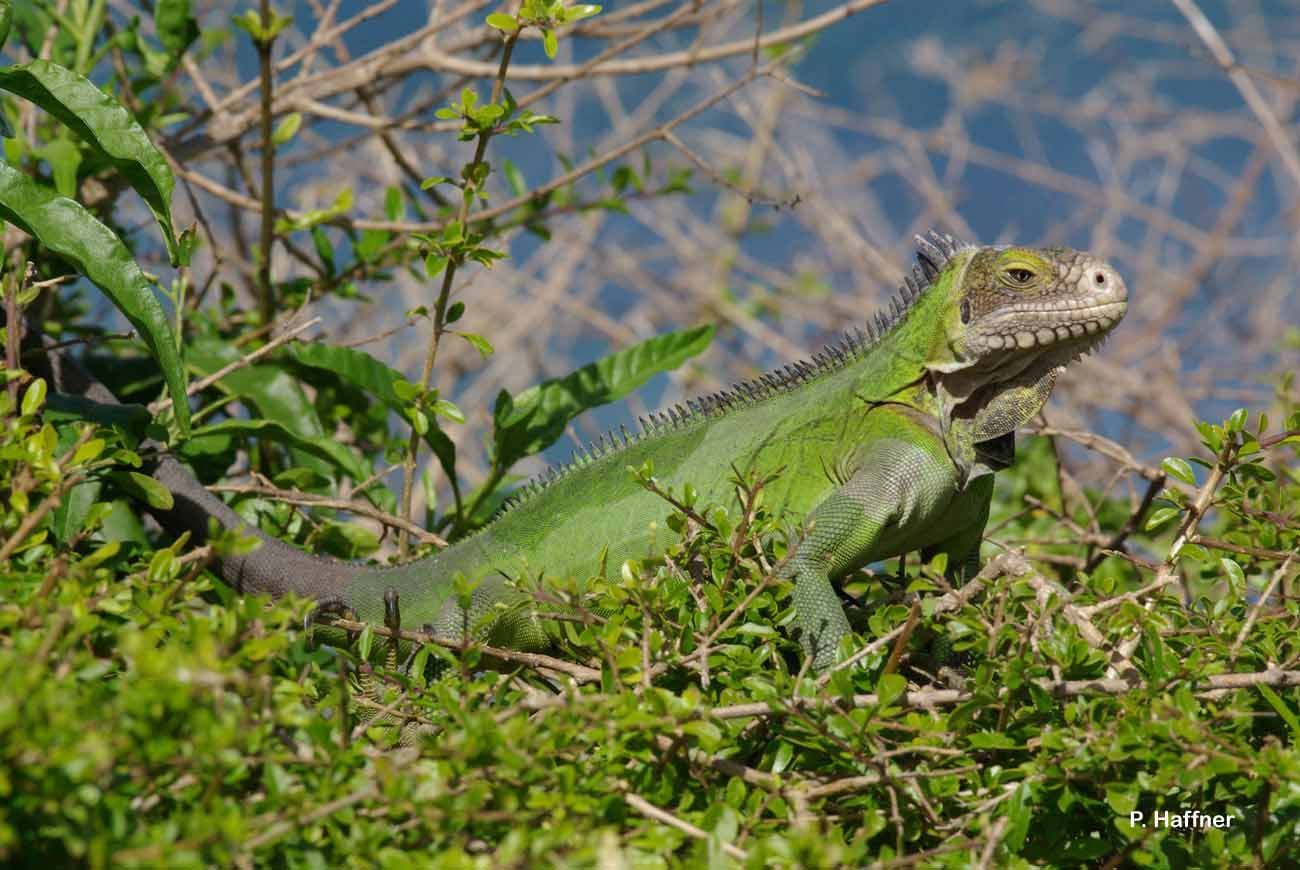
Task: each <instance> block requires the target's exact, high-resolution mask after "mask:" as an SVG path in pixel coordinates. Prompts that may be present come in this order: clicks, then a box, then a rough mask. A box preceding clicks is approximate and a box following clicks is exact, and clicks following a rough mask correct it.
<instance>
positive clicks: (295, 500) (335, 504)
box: [208, 483, 447, 547]
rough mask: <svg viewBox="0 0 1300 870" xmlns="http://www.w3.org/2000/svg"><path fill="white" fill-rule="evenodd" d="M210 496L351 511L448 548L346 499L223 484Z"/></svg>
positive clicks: (443, 542)
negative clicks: (247, 496) (240, 495)
mask: <svg viewBox="0 0 1300 870" xmlns="http://www.w3.org/2000/svg"><path fill="white" fill-rule="evenodd" d="M208 489H209V490H210V491H211V492H237V493H253V494H256V495H265V496H268V497H270V498H272V499H274V500H276V501H282V502H285V503H286V504H294V505H302V506H304V507H322V508H332V509H334V510H341V511H348V512H350V513H354V514H358V515H360V516H363V517H369V518H370V519H372V520H376V521H378V522H380V523H382V524H383V525H385V526H389V527H390V528H394V529H401V530H403V531H406V532H408V533H409V534H411V535H413V536H414V537H416V538H417V539H419V541H420V543H422V544H436V545H437V546H439V547H445V546H447V541H446V540H445V539H444V538H442V537H441V536H439V535H436V534H434V533H433V532H430V531H428V530H426V529H425V528H424V527H423V526H420V525H417V524H416V523H413V522H411V521H410V520H406V519H403V518H402V517H398V516H394V515H393V514H390V513H388V512H387V511H381V510H380V509H379V508H377V507H374V506H373V505H370V504H367V503H366V502H363V501H356V500H353V499H346V498H327V497H325V496H321V495H313V494H311V493H303V492H293V491H291V490H286V489H280V488H279V487H277V486H261V485H258V484H255V483H223V484H217V485H216V486H209V487H208Z"/></svg>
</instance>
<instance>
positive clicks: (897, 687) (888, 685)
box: [876, 674, 907, 707]
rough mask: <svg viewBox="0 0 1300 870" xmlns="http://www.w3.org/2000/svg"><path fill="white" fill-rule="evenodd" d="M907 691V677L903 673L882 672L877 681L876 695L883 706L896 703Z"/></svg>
mask: <svg viewBox="0 0 1300 870" xmlns="http://www.w3.org/2000/svg"><path fill="white" fill-rule="evenodd" d="M905 691H907V678H906V677H904V676H903V675H902V674H881V675H880V679H879V680H877V681H876V696H877V697H878V698H879V699H880V701H879V703H880V706H882V707H887V706H889V705H890V704H892V703H894V702H895V701H897V700H898V699H899V697H900V696H902V694H903V692H905Z"/></svg>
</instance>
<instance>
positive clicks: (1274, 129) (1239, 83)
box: [1169, 0, 1300, 185]
mask: <svg viewBox="0 0 1300 870" xmlns="http://www.w3.org/2000/svg"><path fill="white" fill-rule="evenodd" d="M1169 2H1171V3H1173V4H1174V6H1176V7H1177V8H1178V11H1179V12H1181V13H1183V17H1184V18H1186V19H1187V22H1188V23H1189V24H1191V25H1192V29H1193V30H1195V31H1196V35H1197V36H1198V37H1200V39H1201V42H1203V43H1205V47H1206V48H1208V49H1209V50H1210V54H1212V55H1213V56H1214V60H1215V62H1216V63H1217V64H1218V65H1219V67H1220V68H1221V69H1222V70H1223V71H1224V72H1225V73H1227V75H1228V78H1229V79H1231V80H1232V83H1233V85H1235V86H1236V88H1237V90H1238V92H1240V93H1241V97H1242V99H1243V100H1245V101H1246V105H1247V106H1249V107H1250V110H1251V111H1252V112H1254V113H1255V117H1256V118H1258V119H1259V122H1260V123H1261V124H1262V125H1264V130H1265V131H1266V132H1267V133H1268V137H1269V139H1270V140H1272V142H1273V147H1274V148H1276V149H1277V153H1278V156H1279V157H1281V158H1282V164H1283V165H1284V166H1286V168H1287V171H1288V172H1290V173H1291V178H1292V180H1294V181H1295V183H1296V184H1297V185H1300V154H1297V153H1296V148H1295V145H1294V144H1293V143H1292V142H1291V139H1290V137H1289V136H1288V135H1287V131H1286V128H1285V127H1283V126H1282V122H1281V121H1279V120H1278V118H1277V115H1275V114H1274V113H1273V109H1272V108H1271V107H1270V106H1269V104H1268V102H1267V101H1266V100H1265V99H1264V95H1263V94H1261V93H1260V92H1259V88H1257V87H1255V82H1254V81H1253V80H1252V79H1251V77H1250V76H1249V75H1247V74H1246V72H1245V71H1244V70H1242V69H1240V68H1238V67H1237V65H1236V64H1237V61H1236V58H1234V57H1233V55H1232V50H1231V49H1229V48H1228V45H1227V43H1225V42H1224V41H1223V37H1221V36H1220V35H1219V31H1218V30H1216V29H1215V27H1214V25H1213V24H1211V23H1210V19H1208V18H1206V17H1205V13H1204V12H1202V11H1201V10H1200V7H1198V6H1197V5H1196V3H1195V2H1194V0H1169Z"/></svg>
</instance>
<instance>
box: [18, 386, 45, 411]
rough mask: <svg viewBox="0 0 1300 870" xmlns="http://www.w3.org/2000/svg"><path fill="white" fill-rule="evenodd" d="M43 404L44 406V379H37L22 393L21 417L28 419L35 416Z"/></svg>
mask: <svg viewBox="0 0 1300 870" xmlns="http://www.w3.org/2000/svg"><path fill="white" fill-rule="evenodd" d="M43 404H45V378H37V379H36V380H34V381H32V383H31V385H30V386H29V387H28V388H27V391H26V392H24V393H23V404H22V414H23V416H24V417H30V416H31V415H32V414H35V413H36V412H37V411H39V410H40V409H41V405H43Z"/></svg>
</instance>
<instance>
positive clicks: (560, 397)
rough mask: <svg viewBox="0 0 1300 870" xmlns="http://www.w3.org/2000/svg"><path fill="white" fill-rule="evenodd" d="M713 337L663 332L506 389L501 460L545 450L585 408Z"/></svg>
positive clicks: (702, 330) (498, 437) (704, 331)
mask: <svg viewBox="0 0 1300 870" xmlns="http://www.w3.org/2000/svg"><path fill="white" fill-rule="evenodd" d="M712 340H713V327H712V326H701V327H698V328H696V329H687V330H683V331H681V332H670V333H668V334H666V335H658V336H655V337H654V338H651V339H647V340H646V341H643V342H641V343H640V344H635V345H633V346H632V347H629V348H627V349H626V350H621V351H619V352H618V353H614V354H610V355H609V356H607V357H605V358H604V359H602V360H598V361H597V362H594V363H591V364H589V365H585V366H583V367H582V368H580V369H578V370H577V371H575V372H572V373H570V374H568V375H565V376H564V377H562V378H556V379H554V380H549V381H543V382H542V383H540V384H537V385H536V386H533V387H529V388H528V389H526V390H524V391H523V392H521V393H520V394H519V395H517V396H514V397H513V398H511V397H510V396H509V395H506V394H504V393H503V398H499V399H498V400H497V406H496V410H495V412H494V414H493V417H494V424H495V431H494V432H493V438H494V442H495V450H496V462H497V464H498V465H499V466H500V467H501V468H509V467H510V466H511V465H513V464H514V463H515V462H516V461H518V460H519V459H522V458H523V457H525V456H531V455H532V454H534V453H537V452H538V451H541V450H545V449H546V448H547V447H550V446H551V445H552V444H554V443H555V441H556V440H557V439H558V438H559V437H560V436H561V435H563V434H564V427H565V426H567V425H568V424H569V421H570V420H572V419H573V418H574V417H576V416H578V415H579V414H581V413H582V412H583V411H586V410H587V409H589V408H595V407H598V406H600V405H605V404H608V403H610V402H613V401H616V400H618V399H621V398H622V397H623V396H625V395H627V394H628V393H630V392H631V391H632V390H635V389H636V388H637V387H639V386H641V385H642V384H644V383H645V382H646V381H648V380H649V379H650V378H651V376H653V375H656V374H658V373H659V372H662V371H667V370H669V369H674V368H677V366H679V365H681V364H682V363H684V362H685V361H686V360H688V359H690V358H691V357H693V356H695V355H696V354H698V353H700V352H701V351H703V350H704V349H705V348H706V347H708V346H709V342H710V341H712Z"/></svg>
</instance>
